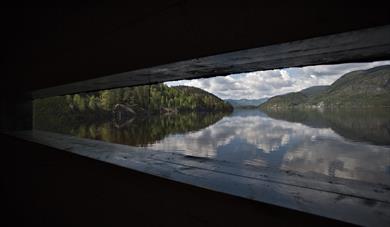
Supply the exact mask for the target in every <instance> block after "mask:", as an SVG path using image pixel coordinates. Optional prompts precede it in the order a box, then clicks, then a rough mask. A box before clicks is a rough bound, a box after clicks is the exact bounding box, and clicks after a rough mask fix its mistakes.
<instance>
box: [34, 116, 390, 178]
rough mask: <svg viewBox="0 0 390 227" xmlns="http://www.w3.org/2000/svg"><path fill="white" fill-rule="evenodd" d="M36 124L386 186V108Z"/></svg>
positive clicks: (389, 150)
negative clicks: (75, 123) (70, 123)
mask: <svg viewBox="0 0 390 227" xmlns="http://www.w3.org/2000/svg"><path fill="white" fill-rule="evenodd" d="M35 128H36V129H44V130H49V131H56V132H61V133H66V134H71V135H75V136H79V137H83V138H91V139H98V140H104V141H108V142H114V143H121V144H127V145H131V146H138V147H147V148H148V149H150V150H158V151H162V152H175V153H181V154H185V155H189V156H195V157H202V158H209V159H214V160H217V161H221V162H229V163H233V164H234V165H238V166H240V165H242V166H250V167H260V166H261V167H266V168H271V169H276V170H278V169H280V170H285V171H294V172H299V173H304V174H305V175H306V176H314V177H315V176H325V177H335V178H344V179H353V180H358V181H364V182H370V183H376V184H381V185H390V111H389V110H375V111H373V110H370V111H368V110H367V111H333V112H316V111H310V112H308V111H298V110H297V111H289V112H287V111H285V112H268V113H264V112H261V111H260V110H257V109H251V110H235V111H234V112H233V113H231V114H226V113H186V114H176V115H161V116H150V117H144V118H132V119H126V120H124V121H121V122H117V121H109V122H103V123H96V124H78V125H66V126H52V127H51V128H45V127H43V126H42V127H40V125H35Z"/></svg>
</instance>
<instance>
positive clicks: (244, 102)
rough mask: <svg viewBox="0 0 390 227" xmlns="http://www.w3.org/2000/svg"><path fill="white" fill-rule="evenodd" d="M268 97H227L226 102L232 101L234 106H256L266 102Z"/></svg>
mask: <svg viewBox="0 0 390 227" xmlns="http://www.w3.org/2000/svg"><path fill="white" fill-rule="evenodd" d="M267 100H268V98H261V99H225V102H228V103H230V104H231V105H232V106H233V107H234V108H255V107H258V106H259V105H260V104H263V103H264V102H266V101H267Z"/></svg>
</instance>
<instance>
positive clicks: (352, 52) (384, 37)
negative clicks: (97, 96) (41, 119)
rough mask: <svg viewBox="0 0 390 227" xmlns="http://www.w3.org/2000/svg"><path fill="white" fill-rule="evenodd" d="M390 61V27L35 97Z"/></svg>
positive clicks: (262, 49) (145, 72) (55, 90)
mask: <svg viewBox="0 0 390 227" xmlns="http://www.w3.org/2000/svg"><path fill="white" fill-rule="evenodd" d="M385 59H390V25H387V26H381V27H375V28H369V29H363V30H358V31H352V32H345V33H340V34H335V35H328V36H322V37H317V38H311V39H305V40H300V41H294V42H288V43H282V44H276V45H270V46H265V47H260V48H253V49H248V50H242V51H236V52H231V53H226V54H219V55H214V56H210V57H204V58H198V59H192V60H187V61H180V62H175V63H171V64H166V65H160V66H155V67H150V68H145V69H140V70H134V71H129V72H124V73H119V74H115V75H109V76H104V77H100V78H96V79H91V80H86V81H80V82H76V83H71V84H65V85H60V86H55V87H50V88H45V89H41V90H36V91H33V92H32V97H33V98H44V97H49V96H56V95H65V94H72V93H79V92H88V91H95V90H102V89H111V88H118V87H126V86H136V85H144V84H151V83H160V82H164V81H172V80H181V79H194V78H207V77H213V76H224V75H228V74H234V73H242V72H250V71H257V70H269V69H277V68H286V67H297V66H308V65H319V64H336V63H346V62H362V61H363V62H364V61H373V60H385Z"/></svg>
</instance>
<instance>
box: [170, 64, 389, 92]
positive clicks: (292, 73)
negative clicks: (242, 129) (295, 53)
mask: <svg viewBox="0 0 390 227" xmlns="http://www.w3.org/2000/svg"><path fill="white" fill-rule="evenodd" d="M389 64H390V61H379V62H371V63H348V64H338V65H316V66H306V67H302V68H286V69H275V70H267V71H256V72H249V73H240V74H233V75H228V76H219V77H213V78H207V79H194V80H180V81H173V82H166V83H165V84H167V85H168V86H176V85H186V86H193V87H198V88H201V89H204V90H206V91H208V92H211V93H213V94H215V95H217V96H218V97H220V98H222V99H228V98H229V99H242V98H247V99H258V98H263V97H270V96H275V95H280V94H285V93H288V92H296V91H299V90H302V89H305V88H308V87H311V86H318V85H330V84H331V83H333V82H334V81H335V80H337V79H338V78H340V77H341V76H342V75H344V74H345V73H348V72H351V71H355V70H362V69H369V68H372V67H375V66H380V65H389Z"/></svg>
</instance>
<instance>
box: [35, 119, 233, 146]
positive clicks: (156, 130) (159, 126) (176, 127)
mask: <svg viewBox="0 0 390 227" xmlns="http://www.w3.org/2000/svg"><path fill="white" fill-rule="evenodd" d="M225 115H227V113H224V112H215V113H198V112H190V113H184V114H171V115H150V116H147V117H135V118H131V119H129V120H126V121H118V120H115V119H114V120H113V121H110V122H103V123H96V122H95V123H81V122H75V123H73V124H57V125H48V126H49V127H50V128H45V127H42V126H43V125H40V126H41V127H40V128H39V129H41V130H49V131H54V132H59V133H66V134H71V135H75V136H79V137H83V138H90V139H99V140H104V141H108V142H114V143H122V144H128V145H133V146H139V145H147V144H152V143H154V142H156V141H158V140H161V139H163V138H164V137H166V136H167V135H169V134H176V133H185V132H189V131H197V130H200V129H202V128H205V127H207V126H209V125H211V124H214V123H216V122H217V121H219V120H220V119H222V118H223V117H224V116H225Z"/></svg>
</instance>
